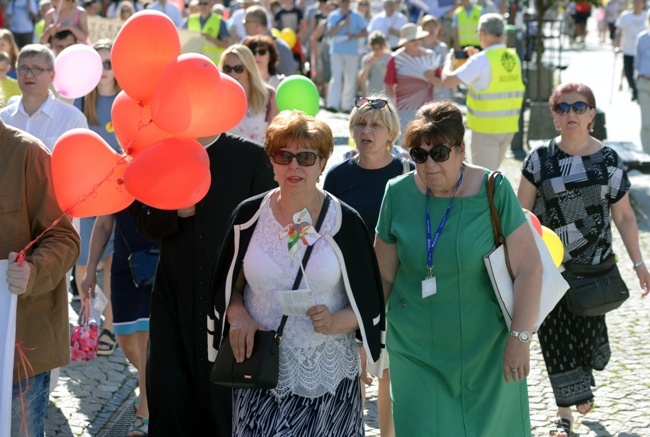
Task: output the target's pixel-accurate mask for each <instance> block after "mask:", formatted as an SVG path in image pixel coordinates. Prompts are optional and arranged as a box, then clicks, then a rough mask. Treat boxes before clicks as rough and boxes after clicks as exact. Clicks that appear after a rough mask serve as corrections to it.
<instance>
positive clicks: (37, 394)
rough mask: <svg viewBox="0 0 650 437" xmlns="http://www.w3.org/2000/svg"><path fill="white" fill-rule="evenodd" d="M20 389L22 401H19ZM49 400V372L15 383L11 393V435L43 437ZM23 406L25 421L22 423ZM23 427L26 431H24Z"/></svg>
mask: <svg viewBox="0 0 650 437" xmlns="http://www.w3.org/2000/svg"><path fill="white" fill-rule="evenodd" d="M21 388H22V392H23V400H22V402H21V400H20V389H21ZM49 400H50V372H49V371H47V372H43V373H39V374H38V375H36V376H33V377H31V378H28V379H26V380H23V381H20V382H17V383H15V384H14V385H13V389H12V393H11V435H12V436H24V435H29V436H30V437H43V436H44V435H45V415H46V414H47V407H48V404H49ZM23 405H24V406H25V420H24V421H23ZM25 425H27V429H26V430H25V429H24V428H25Z"/></svg>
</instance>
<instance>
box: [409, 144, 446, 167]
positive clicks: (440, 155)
mask: <svg viewBox="0 0 650 437" xmlns="http://www.w3.org/2000/svg"><path fill="white" fill-rule="evenodd" d="M409 153H410V155H411V159H412V160H413V161H414V162H417V163H418V164H424V163H425V162H426V161H427V157H429V156H430V157H431V159H433V160H434V161H435V162H445V161H446V160H448V159H449V154H450V153H451V147H449V146H447V145H445V144H441V145H439V146H436V147H433V148H432V149H431V150H429V151H428V152H427V151H426V150H424V149H423V148H421V147H413V148H412V149H411V151H410V152H409Z"/></svg>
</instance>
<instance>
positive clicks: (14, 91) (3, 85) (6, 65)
mask: <svg viewBox="0 0 650 437" xmlns="http://www.w3.org/2000/svg"><path fill="white" fill-rule="evenodd" d="M10 70H11V59H10V58H9V55H8V54H7V52H2V51H0V89H1V90H2V95H0V107H3V106H5V105H6V104H7V101H8V100H9V99H10V98H11V97H13V96H19V95H21V94H22V92H21V91H20V87H19V86H18V81H17V80H16V79H14V78H12V77H9V76H7V73H8V72H9V71H10Z"/></svg>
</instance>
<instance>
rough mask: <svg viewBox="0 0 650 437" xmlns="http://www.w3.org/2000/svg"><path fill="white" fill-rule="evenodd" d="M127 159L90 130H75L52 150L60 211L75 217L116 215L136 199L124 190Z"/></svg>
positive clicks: (53, 178) (69, 132)
mask: <svg viewBox="0 0 650 437" xmlns="http://www.w3.org/2000/svg"><path fill="white" fill-rule="evenodd" d="M127 167H128V162H127V161H126V159H125V158H124V157H123V156H122V155H120V154H118V153H117V152H115V151H114V150H113V149H112V148H111V146H109V145H108V144H106V141H104V140H103V139H102V137H100V136H99V135H98V134H96V133H95V132H93V131H91V130H89V129H72V130H69V131H68V132H66V133H64V134H63V135H61V137H60V138H59V140H58V141H57V142H56V144H55V145H54V148H53V149H52V182H53V184H54V193H55V195H56V200H57V202H58V203H59V206H60V207H61V209H62V210H63V211H65V212H67V213H68V214H70V215H71V216H73V217H93V216H97V215H105V214H113V213H115V212H118V211H121V210H123V209H124V208H126V207H127V206H129V205H130V204H131V203H132V202H133V200H134V198H133V196H132V195H130V194H129V193H128V192H127V191H126V189H125V187H124V172H125V170H126V168H127Z"/></svg>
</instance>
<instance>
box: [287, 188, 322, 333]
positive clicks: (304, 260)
mask: <svg viewBox="0 0 650 437" xmlns="http://www.w3.org/2000/svg"><path fill="white" fill-rule="evenodd" d="M329 206H330V195H329V194H327V193H325V200H324V201H323V206H322V207H321V209H320V214H319V215H318V220H316V231H318V230H319V229H320V227H321V225H322V224H323V220H325V216H326V215H327V210H328V209H329ZM313 249H314V245H313V244H312V245H311V246H307V250H306V251H305V256H303V257H302V269H298V273H297V274H296V280H295V281H293V288H292V290H297V289H298V287H299V286H300V281H301V280H302V271H303V270H304V269H306V268H307V261H309V257H310V256H311V252H312V250H313ZM287 317H288V316H286V315H283V316H282V321H281V322H280V326H278V330H277V335H278V337H282V332H283V331H284V325H285V324H286V323H287Z"/></svg>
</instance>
